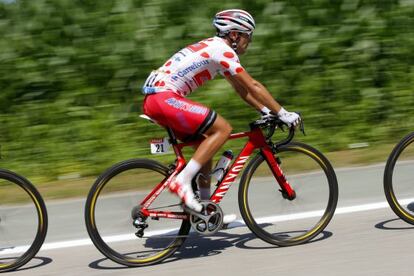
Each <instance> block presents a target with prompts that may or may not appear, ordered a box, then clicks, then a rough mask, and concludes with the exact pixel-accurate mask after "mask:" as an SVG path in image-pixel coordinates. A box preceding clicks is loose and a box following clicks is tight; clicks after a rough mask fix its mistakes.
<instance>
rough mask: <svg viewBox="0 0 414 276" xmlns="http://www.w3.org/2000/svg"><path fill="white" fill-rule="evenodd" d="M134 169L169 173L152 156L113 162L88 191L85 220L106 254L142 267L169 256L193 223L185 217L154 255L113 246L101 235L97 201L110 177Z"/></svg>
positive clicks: (95, 241)
mask: <svg viewBox="0 0 414 276" xmlns="http://www.w3.org/2000/svg"><path fill="white" fill-rule="evenodd" d="M133 169H146V170H149V171H151V172H155V173H156V174H160V175H161V176H162V177H163V178H165V177H167V176H168V168H167V167H165V166H164V165H162V164H160V163H158V162H156V161H153V160H149V159H131V160H127V161H124V162H121V163H118V164H116V165H114V166H112V167H111V168H109V169H108V170H107V171H105V172H104V173H103V174H102V175H101V176H100V177H99V178H98V179H97V180H96V182H95V183H94V185H93V186H92V188H91V190H90V192H89V194H88V198H87V201H86V205H85V222H86V228H87V230H88V234H89V236H90V238H91V240H92V242H93V243H94V245H95V246H96V248H97V249H98V250H99V251H100V252H101V253H102V254H103V255H105V256H106V257H108V258H109V259H111V260H113V261H114V262H116V263H119V264H122V265H125V266H129V267H139V266H145V265H152V264H156V263H159V262H161V261H163V260H165V259H166V258H168V257H170V256H171V255H172V254H173V253H174V252H175V251H176V250H177V249H178V248H179V247H180V246H181V245H182V244H183V242H184V241H185V239H186V235H187V234H188V233H189V231H190V227H191V225H190V222H189V220H182V223H181V226H180V227H179V232H178V236H177V237H175V238H174V240H173V241H172V242H171V243H170V244H168V246H166V247H165V249H164V250H163V251H161V252H160V253H159V254H157V255H155V256H151V257H148V258H143V259H137V258H131V257H129V256H128V255H126V254H122V253H119V252H117V251H116V250H114V249H113V248H111V246H109V245H108V244H107V243H106V242H105V241H104V240H103V238H102V237H101V235H100V233H99V229H98V227H97V224H96V218H95V212H96V211H95V207H96V202H97V200H98V198H99V195H100V193H101V191H102V189H103V188H104V186H105V185H106V184H107V183H108V182H109V181H110V180H111V179H113V178H115V177H116V176H118V175H120V174H121V173H124V172H128V171H130V170H133ZM154 185H155V183H154ZM178 223H179V222H178ZM131 225H132V220H131Z"/></svg>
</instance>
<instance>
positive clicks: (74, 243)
mask: <svg viewBox="0 0 414 276" xmlns="http://www.w3.org/2000/svg"><path fill="white" fill-rule="evenodd" d="M411 202H414V198H407V199H403V200H401V201H400V204H402V205H405V204H408V203H411ZM384 208H390V207H389V205H388V202H386V201H383V202H376V203H370V204H364V205H355V206H348V207H340V208H337V209H336V211H335V215H339V214H349V213H356V212H364V211H370V210H378V209H384ZM322 213H323V210H317V211H311V212H303V213H296V214H290V215H282V216H271V217H262V218H260V219H258V220H257V222H258V223H263V222H280V221H289V220H299V219H305V218H312V217H317V216H321V215H322ZM241 225H245V223H244V221H243V220H236V221H234V222H232V223H231V224H230V225H229V226H230V227H229V228H233V227H236V226H241ZM172 231H174V229H163V230H157V231H151V232H146V233H145V236H146V237H150V236H155V235H161V234H164V233H167V232H172ZM134 239H136V237H135V235H134V234H122V235H113V236H107V237H104V240H105V241H106V242H122V241H129V240H134ZM91 244H92V241H91V240H90V239H79V240H71V241H62V242H52V243H45V244H43V246H42V248H41V250H42V251H43V250H52V249H62V248H70V247H79V246H86V245H91ZM28 248H29V247H28V246H19V247H15V248H11V249H3V250H0V256H2V255H7V254H8V255H10V254H16V253H22V252H25V251H26V250H27V249H28Z"/></svg>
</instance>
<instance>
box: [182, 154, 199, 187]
mask: <svg viewBox="0 0 414 276" xmlns="http://www.w3.org/2000/svg"><path fill="white" fill-rule="evenodd" d="M200 169H201V164H200V163H198V162H197V161H195V160H194V159H191V160H190V162H188V164H187V166H185V168H184V170H182V171H181V172H180V173H179V174H178V175H177V181H178V182H179V183H181V184H183V185H189V186H191V180H192V179H193V177H194V176H195V175H196V174H197V173H198V171H199V170H200Z"/></svg>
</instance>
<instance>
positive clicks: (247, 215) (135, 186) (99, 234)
mask: <svg viewBox="0 0 414 276" xmlns="http://www.w3.org/2000/svg"><path fill="white" fill-rule="evenodd" d="M250 128H251V130H250V131H247V132H241V133H235V134H232V135H231V136H230V138H229V139H230V140H232V139H241V138H246V139H247V142H246V144H245V146H244V147H243V149H242V150H241V152H240V154H239V155H238V156H237V157H236V158H235V160H234V161H233V163H232V164H231V166H230V168H229V169H228V170H227V171H226V172H225V174H224V177H223V178H222V180H221V181H219V182H218V183H217V185H216V189H215V191H214V192H213V194H212V196H211V198H210V200H209V201H202V205H203V211H202V213H201V214H197V213H188V212H186V211H183V209H182V204H181V203H178V204H177V199H178V198H177V197H176V196H175V195H172V194H170V193H169V192H165V191H166V190H168V188H167V187H168V184H169V182H170V181H171V180H172V178H173V177H174V176H175V175H177V174H178V173H179V172H180V171H181V170H182V169H183V168H184V167H185V164H186V160H185V157H184V155H183V153H182V149H183V148H184V147H187V146H194V145H196V144H198V143H200V141H195V142H190V143H178V142H177V140H176V138H175V136H174V133H173V132H172V131H171V129H167V131H168V134H169V138H170V139H169V141H170V142H171V145H172V148H173V149H174V152H175V155H176V160H175V162H173V163H172V164H170V165H169V166H165V165H163V164H161V163H159V162H157V161H154V160H149V159H132V160H127V161H124V162H121V163H118V164H116V165H114V166H113V167H111V168H109V169H108V170H107V171H106V172H104V173H103V174H102V175H101V176H100V177H99V178H98V179H97V180H96V182H95V183H94V185H93V186H92V188H91V190H90V192H89V195H88V198H87V201H86V206H85V221H86V227H87V230H88V233H89V236H90V237H91V239H92V241H93V243H94V244H95V246H96V247H97V248H98V249H99V250H100V251H101V252H102V253H103V254H104V255H105V256H106V257H108V258H109V259H111V260H113V261H115V262H117V263H120V264H123V265H126V266H143V265H150V264H155V263H158V262H161V261H162V260H164V259H166V258H168V257H169V256H171V255H172V254H173V253H174V252H175V251H176V250H177V249H178V248H179V247H180V246H181V245H182V244H183V242H184V240H185V239H186V238H187V237H188V236H189V233H190V229H191V228H192V229H193V230H194V232H197V233H199V234H200V235H212V234H214V233H216V232H217V231H219V230H221V229H222V223H223V211H222V209H221V207H220V205H219V203H220V202H221V201H222V199H223V197H224V196H225V195H226V193H227V191H228V190H229V188H230V186H231V185H232V183H234V182H235V181H236V179H237V176H238V175H239V173H240V172H241V171H242V170H243V168H244V166H245V164H246V163H247V161H248V160H249V157H250V156H251V155H252V154H253V152H254V151H257V154H256V155H255V156H254V157H253V158H252V159H251V161H250V162H249V164H248V165H247V167H246V169H245V170H244V171H243V173H242V176H241V179H240V187H239V192H238V201H239V208H240V212H241V215H242V217H243V220H244V222H245V224H246V225H247V226H248V227H249V229H250V230H251V231H252V232H253V233H254V234H256V236H257V237H259V238H260V239H262V240H264V241H266V242H268V243H271V244H274V245H278V246H290V245H297V244H302V243H305V242H307V241H309V240H311V239H312V238H314V237H315V236H317V235H318V234H319V233H321V231H323V229H324V228H325V227H326V226H327V225H328V223H329V221H330V220H331V218H332V216H333V214H334V212H335V208H336V204H337V200H338V184H337V179H336V175H335V172H334V170H333V168H332V166H331V164H330V163H329V161H328V159H327V158H326V157H324V156H323V154H322V153H320V152H319V151H318V150H316V149H314V148H313V147H311V146H308V145H306V144H303V143H299V142H291V140H292V139H293V137H294V134H295V129H294V128H290V129H289V135H288V136H287V137H286V138H284V139H283V140H281V141H279V142H277V143H274V142H272V136H273V134H274V132H275V130H276V129H283V123H282V122H281V121H280V120H278V119H271V120H258V121H255V122H253V123H251V124H250ZM301 130H302V131H303V124H302V125H301ZM303 132H304V131H303ZM282 167H283V171H282ZM154 184H156V186H155V188H153V189H152V190H151V192H150V193H148V192H143V191H142V190H143V188H150V187H151V188H152V187H154ZM166 188H167V189H166ZM193 189H195V190H196V189H197V187H196V186H193Z"/></svg>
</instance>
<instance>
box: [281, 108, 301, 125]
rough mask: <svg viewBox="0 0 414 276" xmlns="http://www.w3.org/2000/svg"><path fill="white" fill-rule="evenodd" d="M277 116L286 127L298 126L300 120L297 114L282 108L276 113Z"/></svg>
mask: <svg viewBox="0 0 414 276" xmlns="http://www.w3.org/2000/svg"><path fill="white" fill-rule="evenodd" d="M277 116H278V117H279V119H280V120H281V121H282V122H284V123H286V124H287V125H288V127H290V126H292V125H293V126H297V125H299V123H300V120H301V118H300V116H299V114H298V113H296V112H289V111H286V110H285V109H284V108H283V107H282V108H281V109H280V110H279V112H278V113H277Z"/></svg>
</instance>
